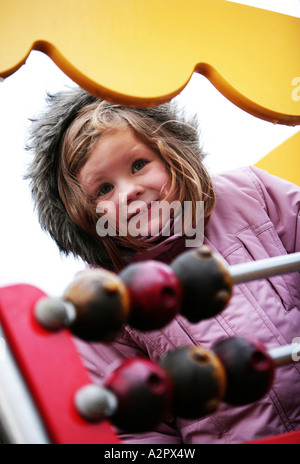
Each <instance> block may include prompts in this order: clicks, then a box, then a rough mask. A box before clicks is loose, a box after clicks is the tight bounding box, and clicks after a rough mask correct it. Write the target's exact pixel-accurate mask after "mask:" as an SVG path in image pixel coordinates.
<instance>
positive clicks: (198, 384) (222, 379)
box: [161, 346, 226, 419]
mask: <svg viewBox="0 0 300 464" xmlns="http://www.w3.org/2000/svg"><path fill="white" fill-rule="evenodd" d="M161 366H162V367H163V368H164V369H165V370H166V371H167V372H168V373H169V375H170V377H171V379H172V382H173V388H174V402H173V412H174V414H175V415H177V416H179V417H182V418H185V419H197V418H201V417H203V416H206V415H208V414H211V413H213V412H215V411H216V410H217V408H218V406H219V404H220V401H221V400H222V398H223V395H224V394H225V388H226V376H225V371H224V368H223V366H222V364H221V362H220V361H219V359H218V357H217V356H216V355H215V354H214V353H213V352H212V351H209V350H206V349H204V348H202V347H200V346H190V347H184V348H179V349H177V350H174V351H171V352H169V353H167V354H166V355H165V356H164V358H163V359H162V360H161Z"/></svg>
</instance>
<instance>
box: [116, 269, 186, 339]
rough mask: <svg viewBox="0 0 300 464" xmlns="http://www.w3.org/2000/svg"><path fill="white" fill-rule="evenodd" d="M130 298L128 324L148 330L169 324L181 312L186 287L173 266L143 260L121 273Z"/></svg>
mask: <svg viewBox="0 0 300 464" xmlns="http://www.w3.org/2000/svg"><path fill="white" fill-rule="evenodd" d="M119 276H120V278H121V279H122V281H123V282H124V283H125V285H126V287H127V289H128V291H129V295H130V315H129V320H128V323H129V325H131V326H132V327H134V328H136V329H139V330H143V331H148V330H157V329H160V328H162V327H164V326H165V325H167V324H169V323H170V322H171V321H172V320H173V319H174V318H175V316H176V315H177V314H178V313H179V312H180V309H181V303H182V287H181V284H180V282H179V279H178V277H177V276H176V274H175V273H174V271H173V270H172V269H171V267H170V266H168V265H167V264H164V263H162V262H159V261H152V260H148V261H142V262H137V263H134V264H130V265H129V266H127V267H126V268H125V269H124V270H123V271H122V272H121V273H120V274H119Z"/></svg>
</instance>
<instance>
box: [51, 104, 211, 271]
mask: <svg viewBox="0 0 300 464" xmlns="http://www.w3.org/2000/svg"><path fill="white" fill-rule="evenodd" d="M124 124H125V125H127V126H128V127H130V128H131V129H132V130H133V131H134V133H135V135H136V136H137V137H138V138H139V139H140V140H141V141H142V142H143V143H144V144H146V145H147V146H148V147H150V148H151V149H153V150H155V151H156V152H157V153H158V154H159V155H160V156H161V158H162V160H163V161H164V163H165V165H166V166H167V168H168V170H169V172H170V179H171V189H170V191H169V194H168V196H169V195H170V196H171V195H172V192H173V191H174V190H175V189H176V191H177V192H178V198H177V199H178V200H179V201H180V202H181V203H182V202H184V201H191V202H192V211H193V215H194V213H195V211H196V202H197V201H203V202H204V216H205V218H206V220H207V219H208V218H209V216H210V214H211V212H212V210H213V208H214V204H215V194H214V190H213V185H212V182H211V179H210V176H209V174H208V172H207V170H206V168H205V166H204V164H203V159H204V155H203V152H202V149H201V147H200V146H199V133H198V125H197V123H196V121H195V119H188V118H186V116H185V115H184V114H183V113H182V112H180V111H179V110H178V108H177V107H176V106H175V105H174V104H163V105H159V106H157V107H154V108H143V109H140V108H127V107H123V106H120V105H116V104H112V103H109V102H106V101H103V100H96V101H95V102H93V103H91V104H89V105H87V106H85V107H84V108H82V109H81V111H80V112H79V114H78V115H77V117H76V118H75V120H74V121H73V122H72V123H71V125H70V126H69V128H68V129H67V130H66V132H65V135H64V138H63V143H62V146H61V156H60V158H59V162H58V172H57V174H58V190H59V195H60V197H61V200H62V202H63V204H64V206H65V208H66V210H67V212H68V215H69V216H70V218H71V220H72V221H73V222H74V223H75V224H77V225H78V226H79V227H81V228H82V229H83V230H85V231H87V232H88V233H90V234H92V235H94V236H96V235H97V232H96V221H97V215H96V207H95V204H94V202H93V200H92V199H91V198H88V197H87V195H86V194H85V192H84V191H83V189H82V187H81V185H80V183H79V181H78V179H77V175H78V173H79V171H80V169H81V168H82V167H83V166H84V164H85V163H86V161H87V160H88V158H89V156H90V154H91V151H92V149H93V147H94V145H95V143H96V142H97V141H98V140H99V138H100V137H101V136H102V135H104V134H105V133H107V132H108V131H110V130H113V129H115V128H116V127H118V126H124ZM98 239H99V240H101V241H102V242H103V244H104V246H105V248H106V250H107V252H108V254H109V256H110V258H111V260H112V262H113V265H114V267H115V268H116V269H120V268H121V267H122V266H123V262H122V256H121V253H120V251H119V246H118V245H119V244H118V239H117V240H116V238H112V237H109V236H107V237H101V239H100V237H98ZM122 241H123V242H125V243H126V244H127V246H129V247H131V248H132V249H133V250H135V251H142V250H144V249H145V247H147V244H146V243H145V242H144V241H141V240H137V239H133V238H132V237H122Z"/></svg>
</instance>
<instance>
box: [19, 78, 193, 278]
mask: <svg viewBox="0 0 300 464" xmlns="http://www.w3.org/2000/svg"><path fill="white" fill-rule="evenodd" d="M97 100H99V99H98V98H97V97H95V96H93V95H91V94H89V93H87V92H86V91H85V90H83V89H81V88H80V87H77V86H76V87H74V88H70V89H67V90H64V91H61V92H59V93H57V94H54V95H48V96H47V101H46V103H47V105H46V107H45V110H44V112H43V113H42V114H41V115H39V116H38V117H37V118H34V119H32V120H31V122H32V124H31V128H30V131H29V136H28V140H27V144H26V148H27V150H29V151H31V152H32V154H33V158H32V160H31V161H30V164H29V167H28V169H27V172H26V175H25V178H26V179H29V180H30V189H31V193H32V198H33V202H34V207H35V210H36V211H37V214H38V219H39V222H40V225H41V227H42V229H43V230H44V231H47V232H48V233H49V234H50V236H51V237H52V238H53V239H54V241H55V242H56V244H57V245H58V247H59V250H60V252H62V253H63V254H66V255H69V254H73V255H74V256H76V257H78V256H79V257H80V258H81V259H82V260H83V261H85V262H86V263H88V264H90V265H93V266H103V267H105V268H107V269H113V265H112V261H111V258H110V256H109V255H108V253H107V251H106V248H105V247H104V245H103V243H102V242H101V240H100V239H97V238H96V237H94V236H92V235H90V234H88V233H87V232H85V231H84V230H83V229H81V228H80V227H78V226H77V225H76V224H75V223H74V222H73V221H72V220H71V219H70V217H69V216H68V214H67V211H66V208H65V206H64V204H63V202H62V200H61V198H60V195H59V192H58V184H57V169H58V159H59V156H60V152H61V147H62V142H63V139H64V134H65V132H66V130H67V129H68V127H69V126H70V125H71V123H72V122H73V121H74V120H75V118H76V117H77V115H78V113H79V111H80V110H81V109H82V108H83V107H85V106H87V105H89V104H92V103H94V102H95V101H97ZM160 106H161V107H164V106H166V105H160ZM168 106H170V105H168ZM132 110H133V111H141V112H143V113H144V114H145V113H146V114H147V116H148V117H152V118H155V119H156V120H158V121H159V122H161V123H162V124H163V123H165V122H167V121H171V124H170V126H171V127H170V131H171V132H173V133H174V137H175V138H176V137H180V138H181V139H185V140H188V143H195V144H199V139H198V135H197V130H195V129H197V128H198V127H197V122H196V120H194V119H192V120H190V119H189V121H188V123H189V124H187V125H186V126H185V127H184V128H181V129H180V130H178V122H177V123H176V120H175V119H177V121H178V120H179V119H178V116H177V118H176V115H175V113H174V110H172V109H171V108H170V110H168V111H162V112H161V113H160V111H159V110H157V108H156V110H154V109H151V108H144V109H137V108H135V109H132ZM172 119H173V121H172ZM181 121H183V118H182V119H181ZM173 122H174V124H173V126H172V123H173ZM178 132H181V133H180V134H179V133H178ZM175 134H176V135H175ZM200 152H201V150H200V149H199V153H200ZM121 248H122V247H121ZM120 252H121V254H122V256H123V257H126V255H127V256H128V255H132V253H133V251H132V250H130V249H129V248H125V247H124V249H123V248H122V249H121V250H120Z"/></svg>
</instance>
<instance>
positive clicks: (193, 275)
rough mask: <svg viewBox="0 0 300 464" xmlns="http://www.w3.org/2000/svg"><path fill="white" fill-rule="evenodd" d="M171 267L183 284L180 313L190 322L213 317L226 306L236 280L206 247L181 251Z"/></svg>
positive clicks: (223, 263)
mask: <svg viewBox="0 0 300 464" xmlns="http://www.w3.org/2000/svg"><path fill="white" fill-rule="evenodd" d="M171 267H172V269H173V271H174V272H175V274H176V275H177V277H178V278H179V280H180V282H181V284H182V287H183V303H182V309H181V314H182V315H183V316H184V317H186V319H188V320H189V321H190V322H193V323H195V322H199V321H201V320H203V319H209V318H211V317H214V316H216V315H217V314H219V313H220V312H221V311H222V310H223V309H224V308H225V307H226V305H227V303H228V302H229V300H230V298H231V295H232V287H233V281H232V278H231V276H230V273H229V271H228V269H227V267H226V264H225V262H224V261H223V260H222V259H221V258H219V257H218V256H216V255H214V254H212V253H211V251H210V249H209V248H208V247H207V246H203V247H201V248H199V249H198V250H191V251H187V252H185V253H182V254H181V255H179V256H178V257H177V258H176V259H175V260H174V261H173V262H172V263H171Z"/></svg>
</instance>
